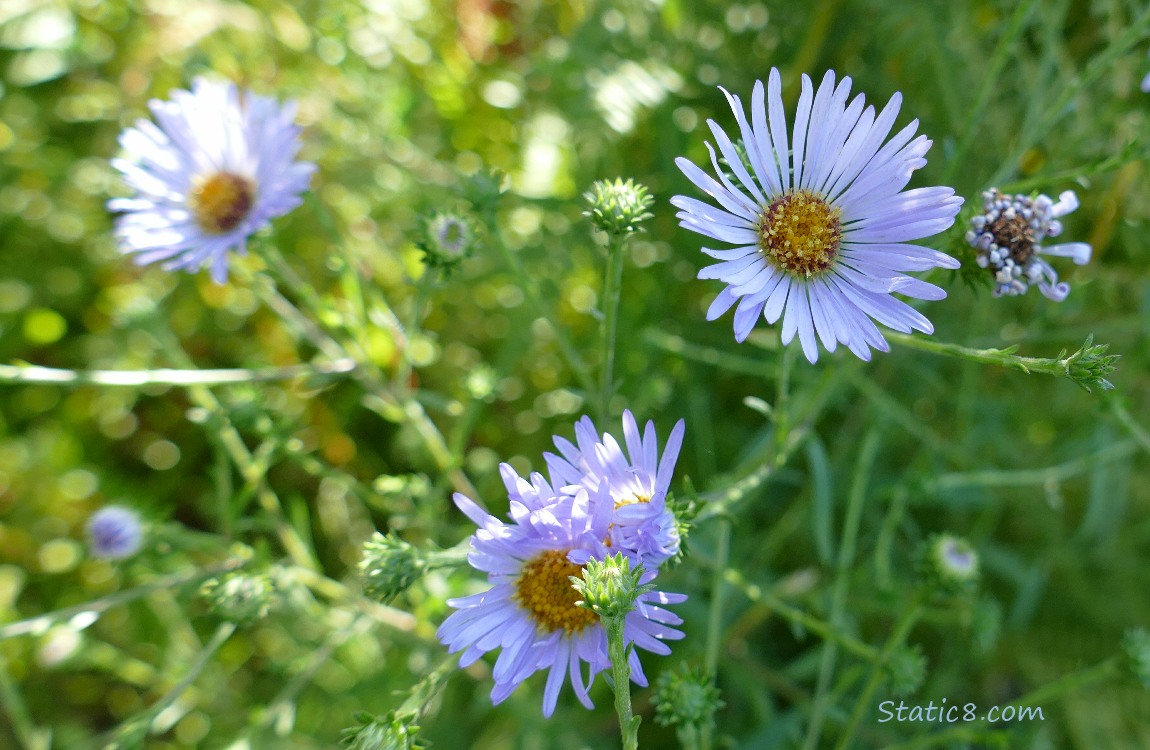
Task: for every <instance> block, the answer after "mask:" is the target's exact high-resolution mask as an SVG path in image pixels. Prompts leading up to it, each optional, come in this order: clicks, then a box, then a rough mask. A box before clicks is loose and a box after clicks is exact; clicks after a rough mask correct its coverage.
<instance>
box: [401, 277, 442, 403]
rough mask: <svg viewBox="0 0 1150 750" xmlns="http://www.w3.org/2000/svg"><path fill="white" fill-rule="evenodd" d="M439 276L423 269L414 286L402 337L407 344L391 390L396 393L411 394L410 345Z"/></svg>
mask: <svg viewBox="0 0 1150 750" xmlns="http://www.w3.org/2000/svg"><path fill="white" fill-rule="evenodd" d="M438 276H439V271H438V270H437V269H435V268H431V267H427V268H424V270H423V274H422V275H421V276H420V277H419V281H418V282H416V285H415V300H414V301H413V302H412V303H411V316H410V317H409V318H408V322H407V326H406V328H405V330H404V335H405V338H406V340H407V344H406V345H405V346H404V347H403V350H402V353H401V356H400V360H399V366H398V367H396V368H395V377H394V379H393V380H392V384H393V385H392V388H393V390H394V391H395V392H396V393H403V394H407V393H410V392H411V370H412V366H411V345H412V342H413V341H414V339H415V335H416V334H417V333H418V332H419V330H420V329H421V328H422V327H423V308H424V307H426V306H427V299H428V297H430V296H431V290H432V288H434V286H435V282H436V280H437V278H438Z"/></svg>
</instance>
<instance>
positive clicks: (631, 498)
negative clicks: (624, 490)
mask: <svg viewBox="0 0 1150 750" xmlns="http://www.w3.org/2000/svg"><path fill="white" fill-rule="evenodd" d="M649 502H651V498H650V497H649V496H647V495H639V494H631V495H627V496H625V497H620V498H617V499H616V500H615V510H619V509H620V508H622V507H623V506H625V505H638V504H639V503H649Z"/></svg>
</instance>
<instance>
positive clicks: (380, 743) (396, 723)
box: [341, 711, 427, 750]
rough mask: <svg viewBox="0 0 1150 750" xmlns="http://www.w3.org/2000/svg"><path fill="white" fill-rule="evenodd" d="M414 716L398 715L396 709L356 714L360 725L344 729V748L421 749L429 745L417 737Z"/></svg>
mask: <svg viewBox="0 0 1150 750" xmlns="http://www.w3.org/2000/svg"><path fill="white" fill-rule="evenodd" d="M414 718H415V717H414V716H401V717H396V715H395V711H391V712H389V713H388V714H387V715H386V716H372V715H371V714H369V713H359V714H356V717H355V719H356V721H358V722H359V726H355V727H351V728H350V729H345V730H343V733H344V738H343V740H342V742H341V744H342V745H344V750H419V748H424V747H427V745H425V744H424V743H423V742H421V741H420V740H419V739H418V738H417V737H416V734H417V733H418V732H419V727H418V726H416V725H415V724H413V723H412V721H413V720H414Z"/></svg>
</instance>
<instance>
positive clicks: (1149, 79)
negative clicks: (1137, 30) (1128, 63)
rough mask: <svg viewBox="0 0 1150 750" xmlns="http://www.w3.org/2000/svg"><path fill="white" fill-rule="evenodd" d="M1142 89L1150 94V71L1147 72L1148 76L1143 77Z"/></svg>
mask: <svg viewBox="0 0 1150 750" xmlns="http://www.w3.org/2000/svg"><path fill="white" fill-rule="evenodd" d="M1147 54H1150V52H1147ZM1142 91H1143V92H1145V93H1147V94H1150V73H1147V74H1146V77H1145V78H1143V79H1142Z"/></svg>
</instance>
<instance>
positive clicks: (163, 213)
mask: <svg viewBox="0 0 1150 750" xmlns="http://www.w3.org/2000/svg"><path fill="white" fill-rule="evenodd" d="M148 107H149V108H150V109H151V110H152V114H153V115H154V116H155V119H156V123H152V122H150V121H148V120H144V119H141V120H139V121H137V122H136V125H135V127H130V128H128V129H126V130H125V131H124V132H123V133H121V134H120V145H121V146H122V147H123V149H124V152H125V155H126V158H119V159H114V160H113V161H112V166H114V167H115V168H116V169H117V170H119V171H120V172H121V173H122V174H123V176H124V180H125V182H127V184H128V185H129V186H130V187H131V188H132V189H133V190H135V196H133V197H131V198H114V199H112V200H110V201H108V209H109V210H111V211H119V212H122V213H121V215H120V216H119V217H118V218H117V219H116V227H115V233H116V237H117V239H118V241H119V244H120V248H121V250H122V251H123V252H124V253H135V260H136V262H137V263H138V264H140V265H144V264H148V263H155V262H160V261H162V262H163V263H164V268H165V269H167V270H176V269H179V270H185V271H189V272H195V271H196V270H198V269H200V268H204V267H208V268H210V269H211V275H212V279H213V280H215V281H216V282H217V283H220V284H222V283H224V282H225V281H226V280H227V274H228V271H227V254H228V251H230V250H235V251H236V252H238V253H240V254H241V255H242V254H243V253H244V252H245V244H246V241H247V238H248V237H250V236H251V235H252V234H253V233H255V232H256V231H258V230H259V229H262V228H263V227H265V226H267V224H268V223H269V222H270V221H271V220H272V219H273V218H275V217H277V216H282V215H284V214H286V213H288V212H289V211H291V210H292V209H294V208H295V207H296V206H298V205H299V204H300V203H301V198H300V195H301V194H302V193H303V191H304V190H306V189H307V187H308V183H309V181H310V180H311V174H312V172H314V171H315V165H314V164H311V163H309V162H301V161H295V155H296V152H297V151H298V150H299V131H300V129H299V128H298V127H297V126H295V125H293V124H292V120H293V119H294V118H295V104H294V103H292V102H289V103H287V104H285V105H283V106H282V107H281V106H280V105H279V104H278V103H277V102H276V101H275V100H274V99H271V98H268V97H263V96H257V95H255V94H252V93H250V92H246V91H244V92H241V91H239V90H238V89H237V88H236V86H235V85H234V84H232V83H217V82H212V81H208V80H206V79H204V78H197V79H196V80H195V81H194V82H193V84H192V90H191V91H184V90H176V91H173V92H172V94H171V100H170V101H160V100H158V99H153V100H152V101H150V102H149V103H148ZM157 123H158V125H157Z"/></svg>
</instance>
